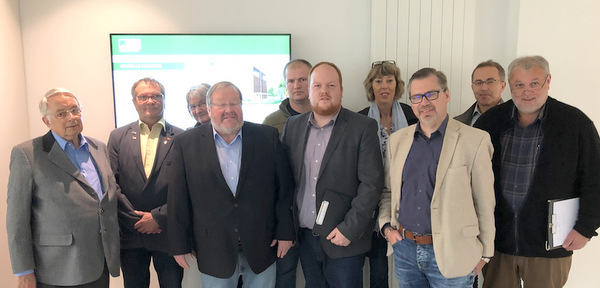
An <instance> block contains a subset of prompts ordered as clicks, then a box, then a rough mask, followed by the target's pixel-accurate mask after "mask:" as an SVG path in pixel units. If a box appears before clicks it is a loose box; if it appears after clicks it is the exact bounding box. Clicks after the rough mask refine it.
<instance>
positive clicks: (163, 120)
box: [138, 117, 167, 131]
mask: <svg viewBox="0 0 600 288" xmlns="http://www.w3.org/2000/svg"><path fill="white" fill-rule="evenodd" d="M165 123H166V122H165V118H164V117H161V118H160V120H158V122H156V124H160V126H161V127H162V129H165V127H167V125H166V124H165ZM156 124H154V125H156ZM138 125H140V131H144V130H146V131H150V127H148V124H146V123H144V122H142V120H140V119H138Z"/></svg>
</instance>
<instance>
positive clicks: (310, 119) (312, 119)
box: [308, 108, 342, 128]
mask: <svg viewBox="0 0 600 288" xmlns="http://www.w3.org/2000/svg"><path fill="white" fill-rule="evenodd" d="M340 111H342V108H340V110H338V111H337V112H336V113H335V114H334V115H333V117H332V118H331V121H329V122H328V123H327V124H325V125H323V127H325V126H328V125H335V121H337V118H338V116H339V115H340ZM308 123H309V124H310V125H312V126H313V127H317V128H323V127H319V125H317V121H316V120H315V112H314V111H311V112H310V117H308Z"/></svg>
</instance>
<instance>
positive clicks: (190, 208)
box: [168, 82, 295, 288]
mask: <svg viewBox="0 0 600 288" xmlns="http://www.w3.org/2000/svg"><path fill="white" fill-rule="evenodd" d="M206 102H207V105H208V114H209V115H210V119H211V124H210V125H201V126H200V127H198V128H195V129H191V130H188V131H186V132H184V133H183V134H181V135H179V136H177V138H176V139H175V141H174V143H173V161H172V165H171V167H170V168H171V169H170V170H171V174H170V175H171V176H170V179H171V180H172V182H171V184H170V185H169V206H170V208H169V217H168V221H169V251H170V253H171V254H173V255H175V259H176V260H177V262H178V263H179V264H180V265H181V266H182V267H184V268H189V265H188V263H187V260H186V258H185V256H186V255H188V254H190V253H191V252H192V250H194V251H195V252H196V258H197V262H198V269H199V270H200V272H201V273H202V274H201V275H202V277H201V279H202V287H205V288H210V287H231V288H235V287H237V283H238V279H239V276H240V275H241V276H242V279H243V281H244V286H247V287H266V288H268V287H274V286H275V270H276V269H275V259H276V257H280V258H281V257H283V256H285V254H286V253H287V251H288V249H289V248H290V247H291V246H292V240H294V238H295V235H294V225H293V220H292V210H291V207H292V193H293V192H292V189H293V180H292V175H291V171H290V167H289V163H288V160H287V157H286V155H285V151H284V150H283V146H282V145H281V142H280V141H279V135H278V133H277V129H275V128H273V127H269V126H266V125H259V124H254V123H250V122H244V121H243V115H242V107H241V105H242V94H241V92H240V90H239V89H238V88H237V87H236V86H235V85H233V84H232V83H230V82H219V83H216V84H215V85H213V86H212V87H211V89H210V90H209V91H208V94H207V96H206ZM275 246H277V247H275Z"/></svg>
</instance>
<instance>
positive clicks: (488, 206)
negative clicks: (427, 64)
mask: <svg viewBox="0 0 600 288" xmlns="http://www.w3.org/2000/svg"><path fill="white" fill-rule="evenodd" d="M408 98H409V100H410V102H411V106H412V109H413V112H414V113H415V115H416V116H417V118H419V122H418V123H417V124H414V125H411V126H409V127H406V128H404V129H401V130H399V131H397V132H396V133H394V134H392V135H391V136H390V138H389V142H388V153H387V166H386V171H385V173H386V174H385V178H386V186H385V189H384V192H383V195H382V197H381V203H380V205H379V225H380V227H382V228H381V233H382V234H383V235H384V237H385V238H386V239H387V240H388V242H389V244H390V245H389V248H388V254H392V253H393V254H394V263H395V265H394V267H395V272H396V273H395V274H396V278H397V279H398V284H399V287H401V288H404V287H460V288H470V287H472V286H473V280H474V276H475V275H477V274H478V273H479V272H480V271H481V268H482V267H483V266H484V265H485V264H486V262H488V261H489V259H490V257H492V255H493V253H494V186H493V185H494V181H493V180H494V175H493V172H492V163H491V157H492V152H493V149H492V143H491V142H490V137H489V135H487V133H485V132H484V131H481V130H479V129H475V128H472V127H469V126H467V125H464V124H462V123H460V122H458V121H456V120H454V119H449V117H448V113H447V105H448V102H449V101H450V90H449V89H448V84H447V80H446V76H445V75H444V73H442V72H441V71H437V70H435V69H433V68H423V69H420V70H419V71H417V72H415V73H414V74H413V75H412V76H411V78H410V80H409V82H408Z"/></svg>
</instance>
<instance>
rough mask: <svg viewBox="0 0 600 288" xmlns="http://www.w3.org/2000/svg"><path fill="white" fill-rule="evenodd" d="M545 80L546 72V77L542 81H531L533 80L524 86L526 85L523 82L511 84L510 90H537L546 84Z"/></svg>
mask: <svg viewBox="0 0 600 288" xmlns="http://www.w3.org/2000/svg"><path fill="white" fill-rule="evenodd" d="M546 80H548V75H547V74H546V78H544V82H542V83H541V84H540V82H538V81H533V82H531V83H529V85H527V87H525V86H526V85H525V84H523V83H517V84H514V85H511V86H510V90H511V91H518V92H521V91H524V90H525V89H528V88H529V90H531V91H537V90H540V89H542V87H544V85H545V84H546Z"/></svg>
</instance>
